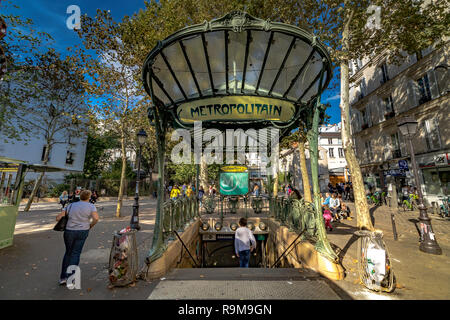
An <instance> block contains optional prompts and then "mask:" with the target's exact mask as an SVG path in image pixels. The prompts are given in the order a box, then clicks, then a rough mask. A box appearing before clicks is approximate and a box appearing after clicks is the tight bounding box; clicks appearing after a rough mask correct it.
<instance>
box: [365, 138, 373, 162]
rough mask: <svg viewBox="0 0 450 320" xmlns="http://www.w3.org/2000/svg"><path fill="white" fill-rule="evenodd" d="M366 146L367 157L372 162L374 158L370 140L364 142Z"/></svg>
mask: <svg viewBox="0 0 450 320" xmlns="http://www.w3.org/2000/svg"><path fill="white" fill-rule="evenodd" d="M364 146H365V148H366V159H367V162H371V161H372V160H373V152H372V143H371V142H370V141H366V142H365V143H364Z"/></svg>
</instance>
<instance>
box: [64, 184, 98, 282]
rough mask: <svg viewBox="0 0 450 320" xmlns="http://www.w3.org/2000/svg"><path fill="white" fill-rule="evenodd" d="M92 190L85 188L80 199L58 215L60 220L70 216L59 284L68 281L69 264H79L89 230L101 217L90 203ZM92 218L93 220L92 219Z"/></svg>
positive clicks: (65, 232) (65, 234)
mask: <svg viewBox="0 0 450 320" xmlns="http://www.w3.org/2000/svg"><path fill="white" fill-rule="evenodd" d="M90 198H91V192H90V191H89V190H84V191H82V192H81V193H80V201H78V202H74V203H71V204H69V205H68V206H67V207H66V208H65V209H64V210H63V211H62V212H61V213H60V214H59V215H58V216H57V217H56V221H59V220H60V219H61V218H62V217H63V216H65V215H66V214H67V215H68V216H69V219H68V221H67V226H66V230H65V231H64V244H65V246H66V252H65V254H64V259H63V262H62V270H61V275H60V277H59V284H61V285H63V284H66V283H67V279H68V278H69V276H70V274H68V273H67V268H68V267H69V266H72V265H75V266H78V264H79V263H80V255H81V251H82V250H83V246H84V242H85V241H86V239H87V237H88V235H89V230H90V229H92V227H93V226H94V225H95V224H96V223H97V222H98V220H99V217H98V213H97V209H96V208H95V206H94V205H93V204H92V203H89V199H90ZM91 219H92V221H91Z"/></svg>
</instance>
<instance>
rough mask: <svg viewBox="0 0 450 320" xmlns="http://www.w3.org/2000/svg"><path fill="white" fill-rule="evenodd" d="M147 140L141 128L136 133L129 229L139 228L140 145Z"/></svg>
mask: <svg viewBox="0 0 450 320" xmlns="http://www.w3.org/2000/svg"><path fill="white" fill-rule="evenodd" d="M145 140H147V133H146V132H145V131H144V129H141V130H140V131H139V132H138V134H137V141H138V144H139V152H138V161H137V175H136V193H135V196H134V205H133V215H132V216H131V222H130V227H131V229H135V230H140V229H141V226H140V225H139V182H140V179H141V154H142V145H143V144H144V143H145Z"/></svg>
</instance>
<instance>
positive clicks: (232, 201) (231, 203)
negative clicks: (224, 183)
mask: <svg viewBox="0 0 450 320" xmlns="http://www.w3.org/2000/svg"><path fill="white" fill-rule="evenodd" d="M238 204H239V198H238V197H229V198H228V209H229V210H230V213H232V214H236V212H237V208H238Z"/></svg>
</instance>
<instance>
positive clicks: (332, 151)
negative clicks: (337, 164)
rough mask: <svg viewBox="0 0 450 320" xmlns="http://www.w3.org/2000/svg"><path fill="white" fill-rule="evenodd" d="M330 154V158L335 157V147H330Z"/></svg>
mask: <svg viewBox="0 0 450 320" xmlns="http://www.w3.org/2000/svg"><path fill="white" fill-rule="evenodd" d="M328 154H329V156H330V158H334V148H330V149H328Z"/></svg>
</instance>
